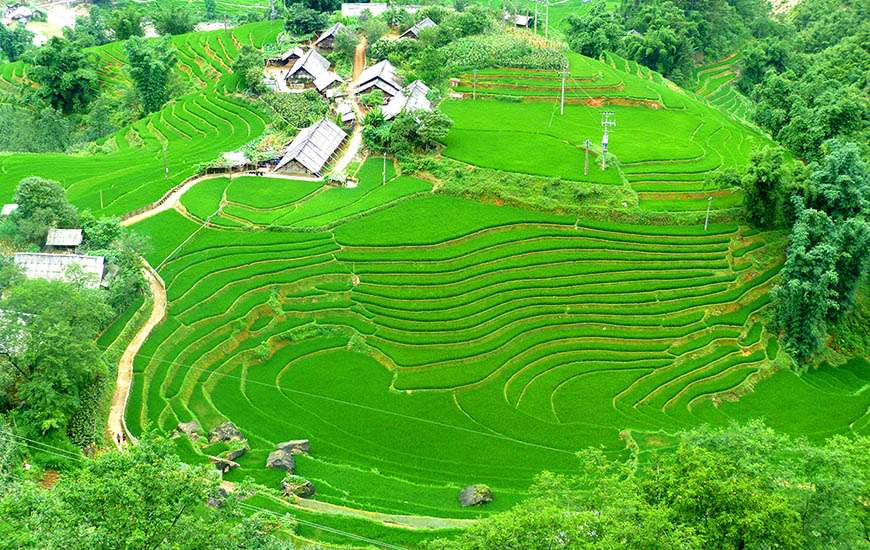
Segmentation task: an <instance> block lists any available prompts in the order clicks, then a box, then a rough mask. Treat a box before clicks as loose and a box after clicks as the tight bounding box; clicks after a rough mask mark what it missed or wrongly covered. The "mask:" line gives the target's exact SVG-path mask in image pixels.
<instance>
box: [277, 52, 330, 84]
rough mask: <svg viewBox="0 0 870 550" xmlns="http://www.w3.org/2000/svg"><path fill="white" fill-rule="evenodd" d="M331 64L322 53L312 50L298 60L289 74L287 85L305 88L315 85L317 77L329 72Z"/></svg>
mask: <svg viewBox="0 0 870 550" xmlns="http://www.w3.org/2000/svg"><path fill="white" fill-rule="evenodd" d="M329 66H330V63H329V61H327V59H326V58H325V57H323V56H322V55H320V53H319V52H318V51H317V50H315V49H314V48H311V49H310V50H308V51H307V52H305V55H303V56H302V57H300V58H299V59H297V60H296V63H294V64H293V67H292V68H291V69H290V70H289V71H288V72H287V77H286V78H287V85H288V86H293V87H296V88H305V87H308V86H312V85H314V81H315V80H316V79H317V77H319V76H321V75H322V74H323V73H325V72H327V71H329Z"/></svg>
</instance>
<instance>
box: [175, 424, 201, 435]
mask: <svg viewBox="0 0 870 550" xmlns="http://www.w3.org/2000/svg"><path fill="white" fill-rule="evenodd" d="M175 429H176V431H178V433H182V434H184V435H186V436H187V437H189V438H190V439H198V438H199V433H197V432H199V430H200V427H199V422H197V421H196V420H191V421H190V422H179V423H178V426H176V428H175Z"/></svg>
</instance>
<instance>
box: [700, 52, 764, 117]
mask: <svg viewBox="0 0 870 550" xmlns="http://www.w3.org/2000/svg"><path fill="white" fill-rule="evenodd" d="M739 62H740V55H739V54H736V55H730V56H728V57H726V58H724V59H720V60H719V61H715V62H713V63H710V64H708V65H704V66H701V67H698V69H697V71H695V78H696V79H697V81H698V82H697V86H696V88H695V93H696V94H698V95H699V96H701V97H703V98H704V99H706V100H707V101H709V102H710V103H711V104H713V105H715V106H716V107H717V108H719V109H721V110H723V111H725V112H726V113H729V114H731V116H733V117H735V118H737V119H739V120H742V121H747V122H748V121H751V120H752V114H753V112H754V110H755V108H754V106H753V104H752V101H750V100H749V98H747V97H746V96H744V95H743V94H741V93H740V92H739V91H737V88H735V87H734V85H733V84H734V81H735V80H737V78H738V72H737V71H738V69H737V64H738V63H739Z"/></svg>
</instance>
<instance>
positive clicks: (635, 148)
mask: <svg viewBox="0 0 870 550" xmlns="http://www.w3.org/2000/svg"><path fill="white" fill-rule="evenodd" d="M568 60H569V64H570V68H569V70H568V72H567V76H566V79H565V103H566V104H565V107H564V114H561V113H560V106H559V98H560V95H561V86H562V75H561V74H560V73H558V72H554V71H534V70H522V69H489V70H482V71H478V72H477V73H468V74H460V75H458V84H456V86H455V90H456V91H458V92H461V93H463V94H464V96H465V97H464V99H462V100H450V101H447V102H445V103H444V104H443V107H442V108H443V109H444V111H445V112H446V113H447V114H448V115H449V116H450V117H451V118H452V119H453V121H454V123H455V124H454V127H453V129H452V130H451V132H450V134H449V135H448V137H447V139H446V142H445V144H446V148H445V150H444V154H445V155H446V156H448V157H451V158H454V159H456V160H460V161H463V162H467V163H470V164H475V165H478V166H483V167H487V168H494V169H500V170H505V171H509V172H520V173H527V174H533V175H541V176H550V177H558V178H561V179H565V180H575V181H582V182H589V183H595V184H601V185H628V186H630V188H631V189H632V190H633V191H635V192H636V193H637V197H638V206H639V207H640V208H641V209H646V210H652V211H664V212H684V211H703V210H705V209H706V208H707V206H708V198H710V203H709V204H710V205H711V206H712V208H714V209H728V208H736V207H739V206H740V203H741V200H742V197H741V196H740V194H739V193H735V192H734V191H733V190H718V189H712V188H709V187H708V184H707V183H706V181H705V180H706V179H707V177H708V175H709V174H710V173H711V172H713V171H715V170H718V169H720V168H725V167H732V166H740V165H743V164H745V162H746V161H747V159H748V158H749V154H750V152H751V150H752V148H753V147H754V146H757V145H759V144H763V143H766V142H767V138H765V137H764V136H762V135H761V134H760V133H759V132H758V131H757V130H755V129H754V128H752V127H750V126H748V125H746V124H744V123H742V122H741V121H740V120H738V119H736V118H733V117H732V116H730V115H729V114H728V113H726V112H723V111H720V110H718V109H716V108H714V107H712V106H710V105H708V104H707V103H705V102H703V101H700V100H699V99H698V98H697V96H694V95H692V94H689V93H686V92H684V91H683V90H680V89H679V88H677V87H676V86H675V85H674V84H672V83H670V82H669V81H667V80H665V79H663V78H662V77H661V75H659V74H658V73H655V72H653V71H650V70H649V69H646V68H645V67H641V66H639V65H638V64H637V63H635V62H633V61H629V60H625V59H622V58H620V57H618V56H616V55H613V54H609V53H608V54H606V55H605V56H604V57H603V59H602V60H601V61H598V60H594V59H590V58H587V57H584V56H581V55H578V54H571V53H569V54H568ZM603 111H609V112H612V113H614V118H615V120H616V123H617V125H616V127H615V128H613V129H612V131H611V134H610V143H609V153H610V154H612V155H613V156H614V158H613V159H612V160H611V161H610V162H609V166H608V169H607V170H602V169H601V168H600V166H599V164H600V156H599V155H600V152H601V147H600V141H601V134H602V129H601V113H602V112H603ZM585 139H589V140H590V141H591V143H592V146H591V151H590V155H589V165H590V166H589V173H588V174H584V162H585V159H584V154H585V152H584V146H583V142H584V140H585Z"/></svg>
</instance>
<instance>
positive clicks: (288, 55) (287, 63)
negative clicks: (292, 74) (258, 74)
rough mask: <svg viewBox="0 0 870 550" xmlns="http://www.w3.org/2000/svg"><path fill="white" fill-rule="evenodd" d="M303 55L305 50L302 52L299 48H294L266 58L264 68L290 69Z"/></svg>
mask: <svg viewBox="0 0 870 550" xmlns="http://www.w3.org/2000/svg"><path fill="white" fill-rule="evenodd" d="M303 55H305V50H303V49H302V48H300V47H299V46H295V47H293V48H290V49H289V50H287V51H285V52H283V53H280V54H278V55H274V56H272V57H269V58H267V59H266V66H267V67H278V68H282V67H283V68H287V67H292V66H293V64H294V63H296V61H298V60H299V58H300V57H302V56H303Z"/></svg>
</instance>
